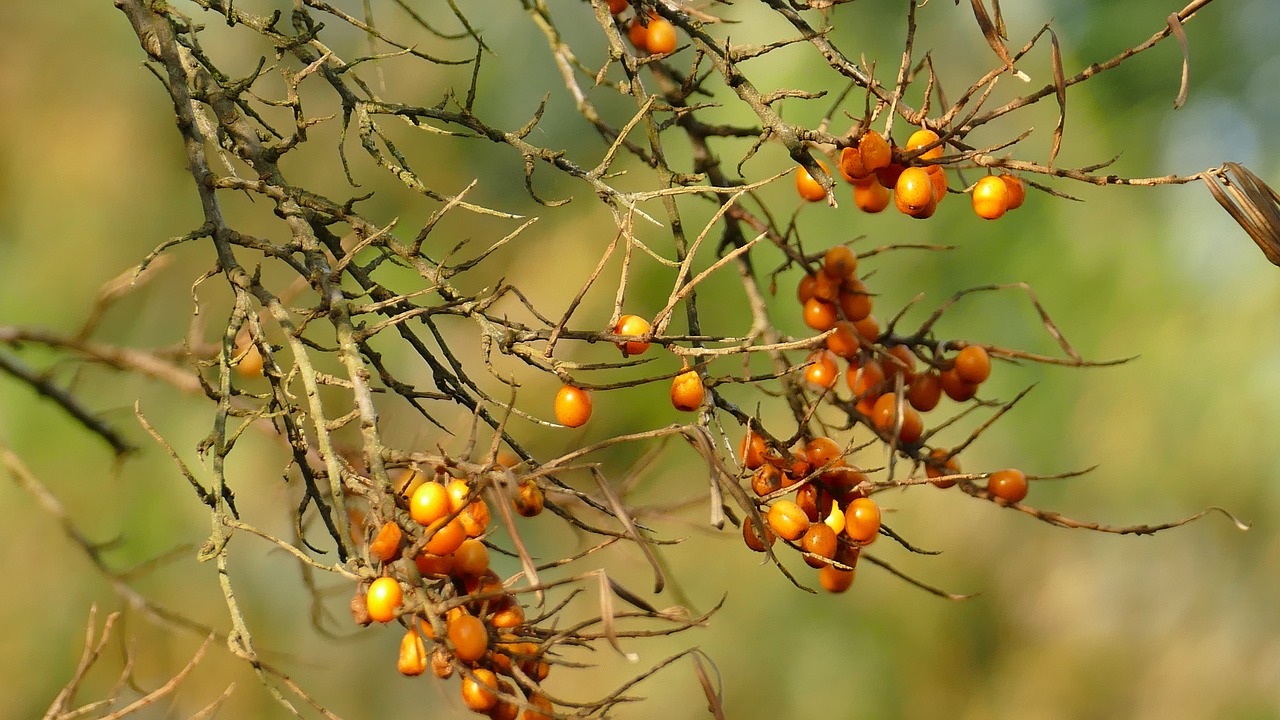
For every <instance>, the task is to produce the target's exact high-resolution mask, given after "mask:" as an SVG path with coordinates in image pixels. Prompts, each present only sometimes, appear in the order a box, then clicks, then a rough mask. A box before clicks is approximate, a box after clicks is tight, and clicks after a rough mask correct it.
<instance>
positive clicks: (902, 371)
mask: <svg viewBox="0 0 1280 720" xmlns="http://www.w3.org/2000/svg"><path fill="white" fill-rule="evenodd" d="M887 352H888V357H886V358H885V359H884V360H882V361H880V366H881V367H882V368H883V369H884V379H885V382H888V383H892V382H893V381H894V379H895V378H897V377H898V376H899V375H901V376H902V381H903V382H904V383H905V384H907V385H910V384H911V381H912V380H914V379H915V375H916V356H915V353H913V352H911V348H909V347H907V346H906V345H894V346H893V347H891V348H889V349H888V351H887Z"/></svg>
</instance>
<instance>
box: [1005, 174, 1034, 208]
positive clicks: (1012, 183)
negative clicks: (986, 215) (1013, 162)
mask: <svg viewBox="0 0 1280 720" xmlns="http://www.w3.org/2000/svg"><path fill="white" fill-rule="evenodd" d="M1000 180H1001V181H1002V182H1004V186H1005V189H1006V190H1008V191H1009V209H1010V210H1017V209H1018V208H1020V207H1022V203H1023V201H1024V200H1026V199H1027V186H1026V185H1023V184H1022V179H1021V178H1019V177H1018V176H1017V175H1010V174H1009V173H1002V174H1001V175H1000Z"/></svg>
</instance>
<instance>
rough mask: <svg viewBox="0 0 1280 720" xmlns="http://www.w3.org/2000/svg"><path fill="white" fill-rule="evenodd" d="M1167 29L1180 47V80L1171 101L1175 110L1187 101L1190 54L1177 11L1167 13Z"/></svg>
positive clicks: (1185, 34)
mask: <svg viewBox="0 0 1280 720" xmlns="http://www.w3.org/2000/svg"><path fill="white" fill-rule="evenodd" d="M1169 31H1170V32H1172V33H1173V36H1174V37H1175V38H1177V39H1178V45H1180V46H1181V47H1182V80H1181V81H1180V82H1179V84H1178V97H1177V98H1175V99H1174V101H1173V109H1174V110H1177V109H1178V108H1180V107H1182V105H1183V103H1185V102H1186V101H1187V79H1188V78H1189V77H1190V75H1191V55H1190V53H1189V52H1188V50H1187V33H1186V31H1184V30H1183V29H1182V21H1181V20H1179V19H1178V13H1170V14H1169Z"/></svg>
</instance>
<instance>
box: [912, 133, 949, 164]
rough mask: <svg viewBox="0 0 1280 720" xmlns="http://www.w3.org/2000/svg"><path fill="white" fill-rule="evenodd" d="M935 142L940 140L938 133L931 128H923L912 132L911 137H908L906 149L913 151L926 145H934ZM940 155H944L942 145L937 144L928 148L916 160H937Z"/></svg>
mask: <svg viewBox="0 0 1280 720" xmlns="http://www.w3.org/2000/svg"><path fill="white" fill-rule="evenodd" d="M935 142H938V133H936V132H934V131H932V130H929V129H928V128H921V129H919V130H917V131H915V132H913V133H911V137H909V138H907V146H906V148H905V149H906V151H907V152H909V153H912V152H915V151H916V150H919V149H920V148H922V147H924V146H926V145H932V144H933V143H935ZM940 157H942V145H937V146H935V147H933V148H930V149H929V150H926V151H925V152H924V154H922V155H920V156H919V157H918V158H916V160H917V161H927V160H937V159H938V158H940Z"/></svg>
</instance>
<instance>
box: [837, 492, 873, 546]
mask: <svg viewBox="0 0 1280 720" xmlns="http://www.w3.org/2000/svg"><path fill="white" fill-rule="evenodd" d="M844 531H845V533H846V534H847V535H848V536H849V537H851V538H853V539H854V541H856V542H859V543H861V544H863V545H866V544H868V543H870V542H872V541H874V540H875V539H876V535H877V534H878V533H879V532H880V506H879V505H877V504H876V501H875V500H872V499H871V498H865V497H862V498H855V499H854V500H853V502H851V503H849V507H847V508H845V511H844Z"/></svg>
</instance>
